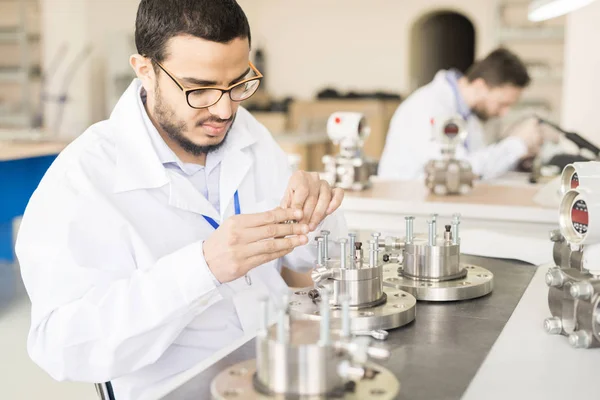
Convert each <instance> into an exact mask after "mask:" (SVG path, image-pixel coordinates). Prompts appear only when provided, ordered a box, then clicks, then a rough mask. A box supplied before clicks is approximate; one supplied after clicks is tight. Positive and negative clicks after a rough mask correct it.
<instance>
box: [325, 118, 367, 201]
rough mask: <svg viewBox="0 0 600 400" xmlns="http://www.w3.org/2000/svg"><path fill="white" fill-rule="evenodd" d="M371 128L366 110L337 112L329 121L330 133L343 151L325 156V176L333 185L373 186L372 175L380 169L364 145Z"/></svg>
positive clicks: (347, 186)
mask: <svg viewBox="0 0 600 400" xmlns="http://www.w3.org/2000/svg"><path fill="white" fill-rule="evenodd" d="M370 133H371V128H370V126H369V125H368V123H367V120H366V118H365V117H364V115H363V114H361V113H357V112H336V113H333V114H332V115H331V116H330V117H329V119H328V121H327V135H328V136H329V138H330V139H331V140H332V142H333V143H334V144H336V145H339V147H340V152H339V154H338V155H336V156H331V155H326V156H324V157H323V164H324V167H325V172H324V173H323V174H322V175H323V178H324V179H325V180H326V181H328V182H329V184H330V185H332V186H336V187H340V188H342V189H347V190H357V191H358V190H364V189H366V188H368V187H370V177H371V176H372V175H374V174H375V173H376V172H377V171H376V170H377V164H376V163H375V162H374V161H372V160H369V159H367V158H366V157H365V156H364V155H363V151H362V149H363V145H364V143H365V141H366V140H367V138H368V137H369V134H370Z"/></svg>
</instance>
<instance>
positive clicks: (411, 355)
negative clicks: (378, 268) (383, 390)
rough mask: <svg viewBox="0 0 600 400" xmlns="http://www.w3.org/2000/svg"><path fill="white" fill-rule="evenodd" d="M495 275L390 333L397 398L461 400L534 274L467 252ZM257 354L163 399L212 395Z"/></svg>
mask: <svg viewBox="0 0 600 400" xmlns="http://www.w3.org/2000/svg"><path fill="white" fill-rule="evenodd" d="M462 261H463V262H467V263H470V264H474V265H480V266H482V267H484V268H487V269H489V270H490V271H492V273H493V274H494V290H493V292H492V293H491V294H489V295H487V296H485V297H482V298H479V299H474V300H467V301H460V302H450V303H427V302H424V303H419V304H418V305H417V317H416V320H415V321H414V322H412V323H411V324H409V325H407V326H404V327H401V328H398V329H395V330H392V331H390V335H389V337H388V339H387V341H386V343H387V345H388V346H389V348H390V349H391V350H392V356H391V357H390V359H389V360H388V361H386V362H381V363H380V365H382V366H384V367H386V368H388V369H389V370H391V371H392V372H393V373H394V374H395V375H396V376H397V377H398V379H399V380H400V383H401V390H400V394H399V395H398V396H397V399H427V400H446V399H460V398H461V396H462V395H463V393H464V392H465V391H466V389H467V387H468V386H469V383H470V382H471V380H472V379H473V377H474V376H475V374H476V373H477V370H478V369H479V367H480V365H481V364H482V363H483V361H484V359H485V357H486V355H487V354H488V352H489V351H490V349H491V347H492V345H493V344H494V342H495V341H496V339H497V338H498V336H499V335H500V332H501V331H502V329H503V327H504V325H505V324H506V322H507V321H508V319H509V318H510V316H511V314H512V312H513V310H514V309H515V307H516V306H517V304H518V303H519V300H520V299H521V296H522V295H523V292H524V291H525V289H526V288H527V286H528V285H529V282H530V281H531V278H532V277H533V275H534V273H535V269H536V267H535V266H532V265H529V264H526V263H523V262H521V261H512V260H500V259H492V258H484V257H474V256H463V257H462ZM254 356H255V351H254V340H251V341H249V342H248V343H246V344H245V345H243V346H241V347H240V348H238V349H237V350H235V351H234V352H232V353H231V354H229V355H228V356H226V357H225V358H223V359H221V360H220V361H218V362H216V363H215V364H213V365H212V366H211V367H209V368H208V369H206V370H204V371H203V372H202V373H200V374H199V375H197V376H195V377H194V378H192V379H191V380H189V381H188V382H186V383H185V384H183V385H182V386H180V387H178V388H177V389H175V390H174V391H172V392H171V393H170V394H168V395H167V396H165V397H163V398H164V399H168V400H199V399H209V398H210V383H211V381H212V379H213V378H214V377H215V376H216V375H217V374H218V373H219V372H221V371H222V370H223V369H225V368H227V367H229V366H231V365H233V364H236V363H238V362H240V361H245V360H248V359H252V358H254Z"/></svg>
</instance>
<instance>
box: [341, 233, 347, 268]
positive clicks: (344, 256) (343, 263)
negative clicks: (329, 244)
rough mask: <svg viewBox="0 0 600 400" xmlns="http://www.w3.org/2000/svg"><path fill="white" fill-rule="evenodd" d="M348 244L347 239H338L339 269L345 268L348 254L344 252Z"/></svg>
mask: <svg viewBox="0 0 600 400" xmlns="http://www.w3.org/2000/svg"><path fill="white" fill-rule="evenodd" d="M347 244H348V240H347V239H340V268H342V269H344V268H346V259H347V257H348V253H347V252H346V245H347Z"/></svg>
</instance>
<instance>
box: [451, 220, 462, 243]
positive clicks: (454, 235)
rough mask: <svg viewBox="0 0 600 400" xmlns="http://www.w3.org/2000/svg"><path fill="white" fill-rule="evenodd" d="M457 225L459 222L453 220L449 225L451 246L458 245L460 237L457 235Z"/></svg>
mask: <svg viewBox="0 0 600 400" xmlns="http://www.w3.org/2000/svg"><path fill="white" fill-rule="evenodd" d="M459 225H460V221H458V220H457V219H455V220H453V221H452V223H451V226H452V228H451V230H452V244H459V243H460V237H459V236H458V235H459Z"/></svg>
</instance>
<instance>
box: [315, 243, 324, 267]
mask: <svg viewBox="0 0 600 400" xmlns="http://www.w3.org/2000/svg"><path fill="white" fill-rule="evenodd" d="M316 240H317V264H318V265H324V264H325V239H324V238H322V237H317V238H316Z"/></svg>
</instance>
